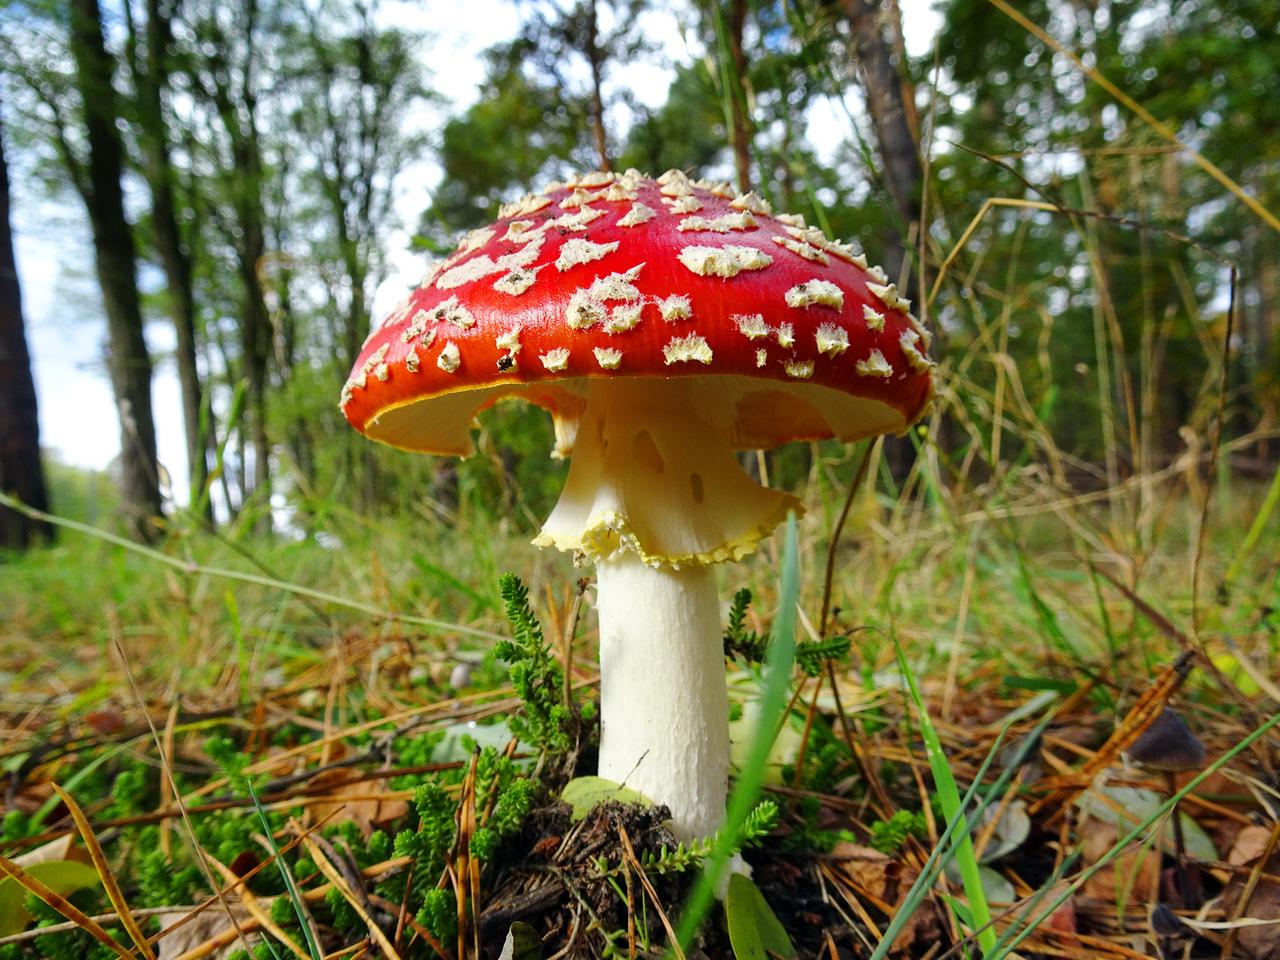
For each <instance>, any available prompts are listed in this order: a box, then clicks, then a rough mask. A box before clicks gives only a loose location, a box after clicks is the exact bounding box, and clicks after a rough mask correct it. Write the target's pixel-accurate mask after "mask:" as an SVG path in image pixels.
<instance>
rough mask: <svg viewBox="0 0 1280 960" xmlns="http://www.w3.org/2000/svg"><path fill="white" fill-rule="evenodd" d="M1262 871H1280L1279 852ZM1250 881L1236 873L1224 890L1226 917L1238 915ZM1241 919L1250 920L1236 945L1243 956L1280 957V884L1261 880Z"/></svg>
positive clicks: (1278, 959) (1256, 959)
mask: <svg viewBox="0 0 1280 960" xmlns="http://www.w3.org/2000/svg"><path fill="white" fill-rule="evenodd" d="M1268 832H1269V831H1268ZM1256 862H1257V858H1255V859H1254V861H1253V863H1245V864H1242V865H1243V866H1253V865H1254V864H1256ZM1263 872H1264V873H1270V874H1273V875H1274V874H1280V854H1276V855H1274V856H1272V857H1271V859H1269V860H1268V861H1267V864H1266V867H1265V868H1264V870H1263ZM1248 882H1249V877H1248V876H1236V877H1234V878H1232V880H1231V882H1230V883H1228V884H1227V888H1226V889H1225V890H1223V891H1222V912H1223V913H1224V914H1225V915H1226V916H1228V917H1231V916H1234V915H1235V912H1236V908H1237V906H1238V905H1239V903H1240V897H1241V895H1242V894H1243V893H1244V889H1245V886H1246V885H1247V884H1248ZM1241 919H1242V920H1245V921H1249V922H1251V923H1248V924H1245V925H1242V926H1240V928H1239V929H1238V930H1237V931H1236V946H1237V947H1238V948H1239V949H1240V950H1241V951H1242V952H1243V953H1244V955H1245V956H1247V957H1249V958H1250V960H1280V883H1272V882H1271V881H1269V880H1262V881H1260V882H1259V883H1258V886H1257V887H1256V888H1255V889H1254V891H1253V896H1252V897H1250V898H1249V905H1248V907H1246V908H1245V911H1244V914H1243V916H1242V917H1241Z"/></svg>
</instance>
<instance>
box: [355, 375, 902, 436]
mask: <svg viewBox="0 0 1280 960" xmlns="http://www.w3.org/2000/svg"><path fill="white" fill-rule="evenodd" d="M626 382H638V383H645V384H649V385H651V386H652V387H653V388H654V389H660V388H661V386H662V385H663V384H669V383H680V382H682V383H683V384H684V389H685V390H687V391H689V393H688V396H689V397H690V398H691V402H692V404H693V409H695V410H701V409H703V408H704V407H706V406H707V405H708V404H710V403H715V404H718V405H721V406H722V408H723V409H724V410H726V411H728V415H729V422H728V423H727V424H726V427H727V429H728V435H729V443H730V445H731V446H732V447H733V448H734V449H735V450H755V449H768V448H771V447H776V446H778V445H779V444H782V443H786V442H787V441H789V440H794V439H821V438H824V437H834V438H836V439H838V440H860V439H862V438H863V437H871V436H878V435H879V434H882V433H896V432H898V431H900V430H902V429H904V427H905V426H906V424H905V423H904V422H903V420H902V415H901V414H899V413H898V412H897V411H896V410H894V409H893V408H892V407H889V406H888V405H886V404H883V403H880V402H878V401H876V400H868V399H866V398H863V397H855V396H852V395H850V394H847V393H842V392H840V391H839V390H833V389H831V388H830V387H823V386H820V385H818V384H813V383H803V382H785V381H780V380H760V379H755V378H752V377H742V376H736V375H713V374H703V375H699V376H696V377H692V376H690V377H646V378H640V377H622V376H613V375H611V376H608V377H598V378H593V379H588V378H583V377H576V378H568V379H565V380H558V381H554V382H547V383H535V384H520V383H502V384H497V385H494V386H492V387H483V388H480V389H467V390H458V391H455V392H453V393H446V394H442V395H437V396H433V397H428V398H424V399H421V400H415V401H412V402H409V403H405V404H403V405H401V406H398V407H393V408H391V409H389V410H384V411H382V412H381V413H379V414H378V415H377V416H376V417H374V418H373V419H372V420H370V421H369V423H368V424H366V425H365V433H366V434H367V435H368V437H369V438H370V439H372V440H377V441H380V442H382V443H388V444H391V445H392V446H395V447H403V448H405V449H408V450H419V451H422V452H423V453H438V454H452V455H455V456H467V455H469V454H470V453H471V452H472V447H471V428H472V427H473V426H474V421H475V417H476V415H477V414H478V413H479V412H480V411H482V410H485V409H487V408H488V407H490V406H492V405H493V404H494V403H496V402H497V401H499V400H501V399H504V398H508V397H509V398H514V399H521V400H527V401H528V402H530V403H536V404H539V405H540V406H544V407H546V408H547V409H549V410H551V411H552V412H553V413H554V414H556V416H557V417H558V418H560V419H562V420H568V419H570V418H572V417H574V416H576V415H577V414H578V412H579V411H581V409H582V406H583V403H584V402H585V400H586V397H587V393H588V391H589V389H590V388H591V385H593V384H597V383H626ZM558 432H559V431H558ZM557 440H558V441H559V440H560V438H559V437H557ZM557 448H558V452H559V454H560V455H562V456H563V455H565V454H566V453H567V451H566V450H565V449H563V447H562V445H561V444H560V443H559V442H558V444H557Z"/></svg>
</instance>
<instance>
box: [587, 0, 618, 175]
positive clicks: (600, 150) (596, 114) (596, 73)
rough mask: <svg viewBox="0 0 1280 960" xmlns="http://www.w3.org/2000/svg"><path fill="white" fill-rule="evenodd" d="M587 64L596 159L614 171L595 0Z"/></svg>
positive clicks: (589, 14)
mask: <svg viewBox="0 0 1280 960" xmlns="http://www.w3.org/2000/svg"><path fill="white" fill-rule="evenodd" d="M587 63H588V64H589V65H590V67H591V138H592V140H593V141H594V143H595V145H596V158H597V162H599V164H600V169H601V170H612V169H613V167H612V165H611V164H610V162H609V141H608V136H607V134H606V133H605V128H604V97H603V95H602V94H601V92H600V88H601V86H602V84H603V82H604V54H603V53H602V52H601V50H600V46H599V34H598V29H597V20H596V3H595V0H588V2H587Z"/></svg>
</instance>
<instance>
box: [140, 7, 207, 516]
mask: <svg viewBox="0 0 1280 960" xmlns="http://www.w3.org/2000/svg"><path fill="white" fill-rule="evenodd" d="M146 31H147V61H146V65H145V67H143V66H142V65H141V64H137V63H135V73H134V77H135V82H136V84H137V88H138V118H139V122H140V125H141V127H142V146H143V150H144V154H145V161H146V165H145V173H146V177H147V182H148V184H149V186H150V188H151V202H152V208H151V223H152V229H153V230H154V233H155V244H156V249H157V251H158V252H159V254H160V261H161V263H162V265H163V267H164V273H165V279H166V282H167V283H168V287H169V301H170V303H169V309H170V311H171V312H172V315H173V325H174V329H175V331H176V332H177V350H176V353H175V360H176V362H177V367H178V383H179V385H180V387H181V392H182V420H183V429H184V432H185V434H186V440H187V477H188V482H189V486H190V489H191V496H192V502H193V504H194V503H195V501H196V499H198V498H199V497H200V495H201V493H202V492H203V491H204V489H205V486H206V485H207V484H208V481H209V462H208V459H207V458H206V452H207V451H208V443H207V438H205V437H204V436H202V434H201V430H200V407H201V404H202V402H203V393H204V390H203V387H202V385H201V383H200V372H199V367H198V366H197V364H196V309H195V297H194V293H193V288H192V279H191V276H192V274H191V257H190V254H189V252H188V251H187V249H186V247H185V246H184V245H183V242H182V232H181V230H180V229H179V227H178V218H177V213H176V209H175V203H174V189H173V183H174V174H173V165H172V163H171V162H170V158H169V132H168V129H167V128H166V125H165V119H164V104H163V99H162V98H163V94H164V89H165V87H167V86H168V83H169V73H168V63H167V58H168V54H169V48H170V43H171V41H172V33H171V31H170V24H169V20H168V18H167V15H166V14H165V13H164V12H163V11H162V10H161V7H160V3H159V0H147V25H146ZM204 519H205V520H206V521H208V522H210V523H212V522H213V503H212V501H211V500H206V503H205V511H204Z"/></svg>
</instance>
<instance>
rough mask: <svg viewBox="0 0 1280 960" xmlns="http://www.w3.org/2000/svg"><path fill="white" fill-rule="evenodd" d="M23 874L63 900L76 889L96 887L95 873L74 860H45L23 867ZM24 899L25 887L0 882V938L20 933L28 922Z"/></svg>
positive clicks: (5, 879)
mask: <svg viewBox="0 0 1280 960" xmlns="http://www.w3.org/2000/svg"><path fill="white" fill-rule="evenodd" d="M26 871H27V873H29V874H31V876H33V877H35V878H36V879H37V880H39V881H40V882H41V883H43V884H44V885H45V886H47V887H49V888H50V889H51V890H53V892H54V893H57V894H61V895H62V896H64V897H66V896H69V895H70V894H73V893H75V892H76V891H77V890H85V889H87V888H89V887H92V886H96V885H97V884H98V882H99V880H98V871H97V870H95V869H93V867H91V866H90V865H89V864H87V863H80V862H79V861H78V860H48V861H45V862H44V863H33V864H32V865H31V866H29V867H27V868H26ZM26 899H27V888H26V887H24V886H23V885H22V884H20V883H18V881H17V880H15V879H13V877H5V878H4V879H3V880H0V937H7V936H10V935H12V934H15V933H21V932H22V931H23V929H25V928H26V926H27V924H28V923H30V922H31V914H30V913H28V912H27V907H26Z"/></svg>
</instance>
